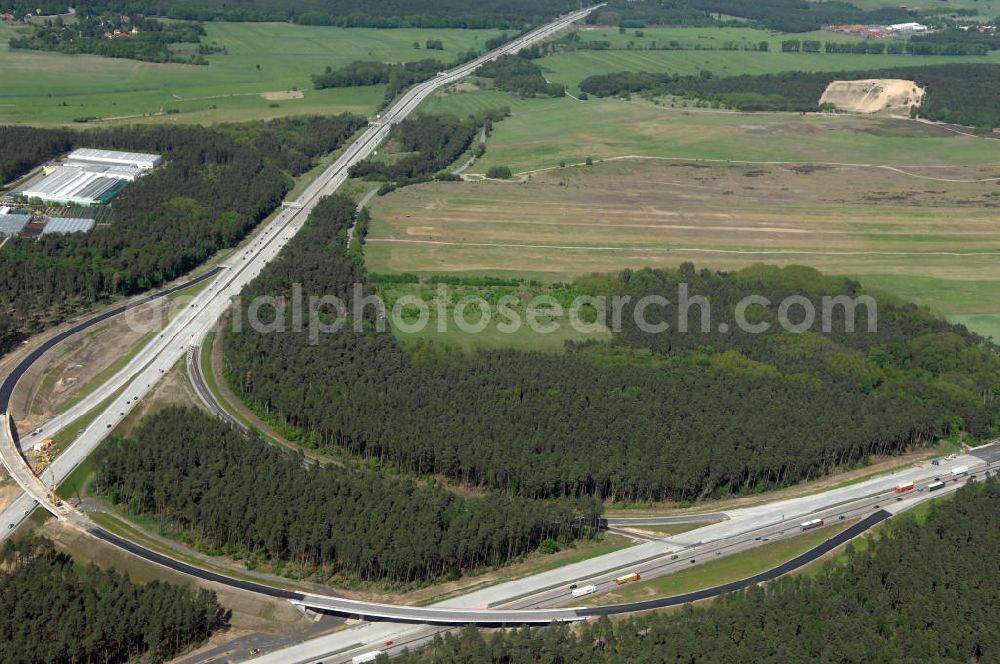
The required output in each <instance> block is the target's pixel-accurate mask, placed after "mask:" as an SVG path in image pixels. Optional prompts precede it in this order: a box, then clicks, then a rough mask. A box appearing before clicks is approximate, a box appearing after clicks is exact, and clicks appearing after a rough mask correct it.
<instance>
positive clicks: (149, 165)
mask: <svg viewBox="0 0 1000 664" xmlns="http://www.w3.org/2000/svg"><path fill="white" fill-rule="evenodd" d="M66 162H67V164H68V165H70V166H83V165H85V164H95V165H99V166H130V167H132V168H136V169H139V170H140V171H148V170H151V169H153V168H156V167H157V166H159V165H160V164H162V163H163V157H161V156H160V155H158V154H145V153H142V152H116V151H115V150H94V149H92V148H80V149H79V150H73V151H72V152H70V153H69V156H68V157H66Z"/></svg>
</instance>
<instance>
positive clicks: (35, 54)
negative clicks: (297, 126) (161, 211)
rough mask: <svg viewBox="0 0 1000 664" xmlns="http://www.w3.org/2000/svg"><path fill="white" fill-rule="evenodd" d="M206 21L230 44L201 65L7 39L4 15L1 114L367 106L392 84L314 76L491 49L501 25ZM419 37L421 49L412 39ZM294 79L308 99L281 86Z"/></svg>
mask: <svg viewBox="0 0 1000 664" xmlns="http://www.w3.org/2000/svg"><path fill="white" fill-rule="evenodd" d="M205 29H206V31H207V32H208V35H207V36H206V37H205V38H204V42H205V43H207V44H213V43H214V44H218V45H220V46H223V47H225V49H226V53H225V54H223V55H211V56H208V60H209V62H210V64H209V65H208V66H195V65H180V64H154V63H148V62H137V61H134V60H119V59H112V58H104V57H100V56H91V55H63V54H60V53H49V52H44V51H27V50H15V49H11V48H10V47H9V46H8V45H7V42H8V41H9V39H10V38H11V36H13V35H14V34H15V30H14V28H13V27H12V26H11V25H10V24H8V23H3V22H0V71H2V72H3V88H4V89H3V93H2V95H0V122H6V123H33V124H56V123H68V122H72V121H73V120H74V119H75V118H85V117H99V118H102V119H104V120H113V119H118V120H119V121H129V122H136V121H142V120H144V119H147V116H149V115H150V114H161V113H165V112H168V111H169V112H171V114H170V115H167V116H154V117H153V118H152V119H153V120H155V121H160V122H162V121H163V120H164V119H167V120H169V121H172V122H173V121H176V122H192V123H193V122H199V123H204V124H210V123H215V122H231V121H246V120H256V119H266V118H272V117H278V116H282V115H301V114H307V113H322V114H334V113H341V112H345V111H353V112H356V113H361V114H368V113H372V112H374V111H375V109H376V108H377V107H378V105H379V103H381V101H382V97H383V94H384V88H383V86H381V85H376V86H369V87H363V88H345V89H327V90H313V89H312V81H311V78H310V76H311V75H312V74H319V73H322V72H323V70H324V68H325V67H326V66H327V65H330V66H332V67H334V68H336V67H340V66H343V65H347V64H350V63H351V62H353V61H355V60H379V61H382V62H401V61H413V60H420V59H422V58H437V59H440V60H442V61H443V62H453V61H455V59H456V58H457V57H458V54H459V53H460V52H465V51H467V50H469V49H470V48H475V49H478V50H482V49H483V43H484V42H485V41H486V40H487V39H490V38H491V37H493V36H495V35H497V34H499V31H496V30H449V29H430V28H429V29H398V30H378V29H369V28H351V29H342V28H333V27H320V26H301V25H291V24H284V23H282V24H276V23H217V22H210V23H206V24H205ZM428 39H438V40H441V42H442V43H443V45H444V50H443V51H438V50H431V51H429V50H426V49H424V48H423V45H424V43H425V42H426V40H428ZM414 42H419V43H420V45H421V48H419V49H415V48H413V43H414ZM258 65H259V68H258ZM293 88H297V91H298V92H301V93H302V95H301V98H288V97H297V96H299V95H295V94H291V95H290V94H280V93H288V92H290V91H292V92H294V91H293ZM275 93H277V94H275ZM267 97H270V98H267Z"/></svg>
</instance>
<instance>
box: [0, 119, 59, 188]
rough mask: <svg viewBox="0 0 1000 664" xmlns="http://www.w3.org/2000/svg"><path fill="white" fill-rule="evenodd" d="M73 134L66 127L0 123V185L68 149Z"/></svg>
mask: <svg viewBox="0 0 1000 664" xmlns="http://www.w3.org/2000/svg"><path fill="white" fill-rule="evenodd" d="M75 137H76V135H75V134H74V133H73V132H71V131H68V130H59V129H51V130H44V131H40V130H38V129H35V128H34V127H14V126H9V125H5V126H2V127H0V185H4V184H7V183H8V182H11V181H12V180H14V179H16V178H18V177H20V176H22V175H24V174H26V173H28V172H30V171H31V169H33V168H35V167H37V166H39V165H41V164H43V163H44V162H46V161H48V160H49V159H52V158H53V157H56V156H58V155H60V154H62V153H64V152H68V151H69V150H70V149H71V148H72V146H73V141H74V138H75Z"/></svg>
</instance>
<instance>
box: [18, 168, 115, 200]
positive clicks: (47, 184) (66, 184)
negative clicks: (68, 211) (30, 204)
mask: <svg viewBox="0 0 1000 664" xmlns="http://www.w3.org/2000/svg"><path fill="white" fill-rule="evenodd" d="M128 183H129V180H126V179H123V178H118V177H114V176H108V175H105V174H103V173H94V172H93V171H90V170H86V169H82V168H74V167H72V166H59V167H58V168H56V169H55V170H54V171H52V173H51V174H49V175H46V176H45V177H43V178H41V179H39V180H35V181H33V182H31V183H30V184H29V185H28V186H27V187H25V188H24V189H22V190H21V191H19V192H17V194H18V195H20V196H23V197H25V198H38V199H41V200H43V201H46V202H48V203H69V204H73V205H99V204H101V203H106V202H108V201H109V200H111V199H112V198H114V196H115V194H117V193H118V192H119V191H121V190H122V189H123V188H124V187H125V185H126V184H128Z"/></svg>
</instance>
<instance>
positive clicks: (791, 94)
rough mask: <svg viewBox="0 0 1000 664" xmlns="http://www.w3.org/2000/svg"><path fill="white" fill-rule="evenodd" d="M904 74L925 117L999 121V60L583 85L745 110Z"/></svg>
mask: <svg viewBox="0 0 1000 664" xmlns="http://www.w3.org/2000/svg"><path fill="white" fill-rule="evenodd" d="M866 78H901V79H908V80H912V81H915V82H916V83H917V84H918V85H920V86H921V87H923V88H924V89H925V90H926V91H927V94H926V96H925V97H924V100H923V103H922V104H921V106H920V108H919V109H918V110H917V112H918V113H919V115H920V116H921V117H925V118H928V119H930V120H939V121H941V122H952V123H955V124H963V125H969V126H974V127H1000V65H995V64H944V65H930V66H924V67H894V68H891V69H875V70H868V71H840V72H786V73H783V74H744V75H741V76H729V77H724V78H716V77H715V76H712V75H711V74H710V72H706V74H705V75H702V76H674V75H671V74H660V73H650V72H618V73H613V74H599V75H595V76H590V77H588V78H585V79H584V80H583V81H581V83H580V89H581V90H583V91H584V92H586V93H588V94H592V95H595V96H598V97H607V96H612V95H618V94H622V93H633V92H643V93H647V92H648V93H651V94H671V95H679V96H683V97H688V98H692V99H702V100H708V101H711V102H716V103H718V104H721V105H724V106H728V107H732V108H738V109H740V110H745V111H817V110H819V99H820V97H821V96H822V94H823V90H825V89H826V86H827V85H829V84H830V82H832V81H836V80H856V79H866Z"/></svg>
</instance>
